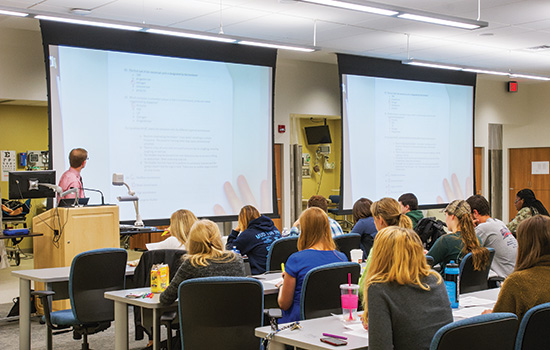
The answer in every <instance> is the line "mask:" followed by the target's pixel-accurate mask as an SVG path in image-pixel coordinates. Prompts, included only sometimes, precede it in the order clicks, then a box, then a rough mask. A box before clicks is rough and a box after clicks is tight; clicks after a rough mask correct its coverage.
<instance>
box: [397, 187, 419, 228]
mask: <svg viewBox="0 0 550 350" xmlns="http://www.w3.org/2000/svg"><path fill="white" fill-rule="evenodd" d="M397 200H398V201H399V205H400V206H401V212H402V213H403V214H405V215H407V216H408V217H409V219H411V221H412V223H413V229H414V228H415V227H416V225H417V224H418V222H419V221H420V220H422V218H424V215H423V214H422V212H421V211H420V210H418V198H416V196H415V195H414V194H412V193H404V194H402V195H401V196H400V197H399V198H398V199H397Z"/></svg>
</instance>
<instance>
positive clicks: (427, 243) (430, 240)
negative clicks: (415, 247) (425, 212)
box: [414, 216, 447, 250]
mask: <svg viewBox="0 0 550 350" xmlns="http://www.w3.org/2000/svg"><path fill="white" fill-rule="evenodd" d="M446 226H447V225H445V223H444V222H443V221H441V220H438V219H436V218H435V217H433V216H430V217H426V218H423V219H421V220H420V221H419V222H418V224H417V225H416V227H415V228H414V231H415V232H416V233H417V234H418V235H419V236H420V239H421V240H422V243H423V244H424V248H425V249H427V250H430V248H431V247H432V246H433V244H434V243H435V241H436V240H437V239H438V238H439V237H441V236H443V235H444V234H445V233H447V232H446V231H445V228H444V227H446Z"/></svg>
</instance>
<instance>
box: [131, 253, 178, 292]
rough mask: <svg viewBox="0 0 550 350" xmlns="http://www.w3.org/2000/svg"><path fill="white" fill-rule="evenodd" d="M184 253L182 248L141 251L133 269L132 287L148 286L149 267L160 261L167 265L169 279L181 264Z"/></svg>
mask: <svg viewBox="0 0 550 350" xmlns="http://www.w3.org/2000/svg"><path fill="white" fill-rule="evenodd" d="M185 254H187V251H186V250H183V249H155V250H148V251H146V252H143V254H142V255H141V258H140V259H139V264H138V265H137V266H136V270H135V271H134V277H133V286H132V287H133V288H140V287H150V286H151V267H153V265H155V264H160V263H164V264H167V265H168V269H169V273H170V281H171V280H172V278H174V276H175V275H176V272H177V271H178V269H179V267H180V265H181V257H182V256H183V255H185Z"/></svg>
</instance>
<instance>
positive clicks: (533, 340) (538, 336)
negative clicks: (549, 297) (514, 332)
mask: <svg viewBox="0 0 550 350" xmlns="http://www.w3.org/2000/svg"><path fill="white" fill-rule="evenodd" d="M548 325H550V303H545V304H540V305H537V306H535V307H533V308H531V309H529V311H527V312H526V313H525V315H524V316H523V319H522V320H521V324H520V325H519V330H518V336H517V338H516V348H515V349H516V350H538V349H550V333H549V332H548Z"/></svg>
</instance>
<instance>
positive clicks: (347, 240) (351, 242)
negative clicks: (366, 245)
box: [334, 233, 361, 261]
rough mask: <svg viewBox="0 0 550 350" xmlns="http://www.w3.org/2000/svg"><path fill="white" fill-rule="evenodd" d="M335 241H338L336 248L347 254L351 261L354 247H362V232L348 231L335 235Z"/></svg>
mask: <svg viewBox="0 0 550 350" xmlns="http://www.w3.org/2000/svg"><path fill="white" fill-rule="evenodd" d="M334 243H336V249H338V250H339V251H341V252H342V253H344V254H346V256H347V258H348V261H351V253H350V251H351V250H352V249H361V234H360V233H346V234H344V235H340V236H336V237H334Z"/></svg>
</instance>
